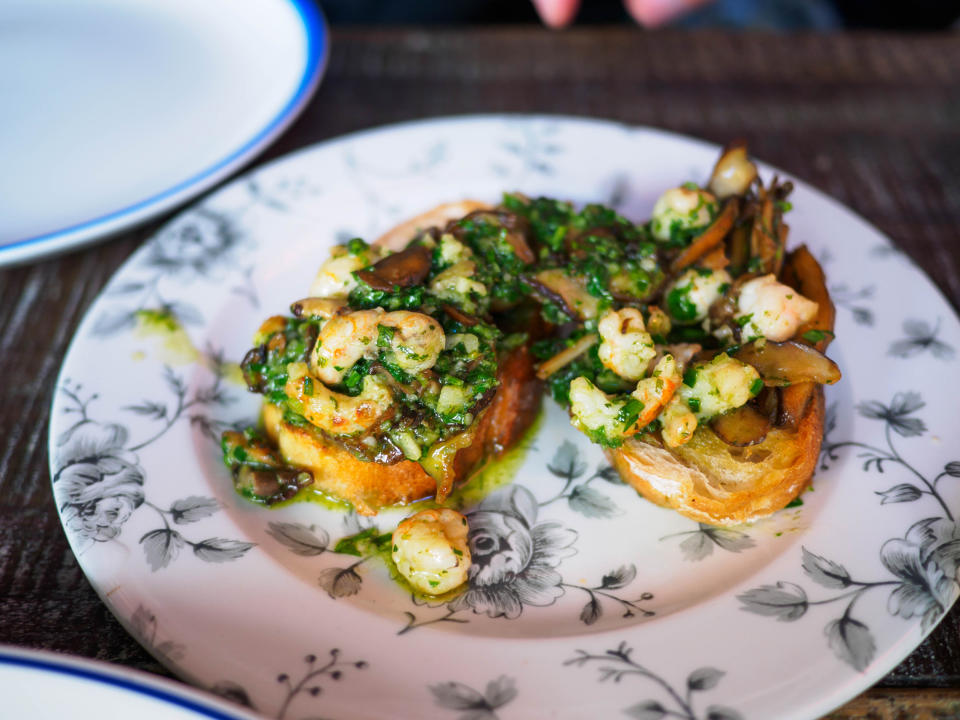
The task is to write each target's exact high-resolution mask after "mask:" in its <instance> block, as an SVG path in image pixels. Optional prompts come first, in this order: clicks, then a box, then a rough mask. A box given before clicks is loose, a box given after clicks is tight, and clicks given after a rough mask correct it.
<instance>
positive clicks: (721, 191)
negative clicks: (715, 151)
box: [707, 140, 757, 200]
mask: <svg viewBox="0 0 960 720" xmlns="http://www.w3.org/2000/svg"><path fill="white" fill-rule="evenodd" d="M756 177H757V166H756V165H754V164H753V163H752V162H750V157H749V155H748V154H747V144H746V143H745V142H743V141H742V140H741V141H737V142H733V143H730V144H729V145H727V147H725V148H724V149H723V154H722V155H721V156H720V158H719V159H718V160H717V164H716V165H714V166H713V173H712V174H711V175H710V183H709V184H708V185H707V187H708V188H709V190H710V192H712V193H713V194H714V195H716V196H717V197H718V198H720V199H721V200H722V199H724V198H727V197H730V196H732V195H743V194H744V193H745V192H746V191H747V190H748V189H749V187H750V184H751V183H752V182H753V181H754V180H755V179H756Z"/></svg>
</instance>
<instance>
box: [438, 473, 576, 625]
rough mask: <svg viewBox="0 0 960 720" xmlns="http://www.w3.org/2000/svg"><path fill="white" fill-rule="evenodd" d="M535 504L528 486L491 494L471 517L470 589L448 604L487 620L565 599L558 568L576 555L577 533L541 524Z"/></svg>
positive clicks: (553, 523)
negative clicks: (561, 563) (560, 598)
mask: <svg viewBox="0 0 960 720" xmlns="http://www.w3.org/2000/svg"><path fill="white" fill-rule="evenodd" d="M537 509H538V508H537V501H536V499H535V498H534V497H533V495H532V494H531V493H530V491H529V490H527V489H526V488H524V487H521V486H514V487H512V488H510V489H509V490H508V491H506V492H505V493H502V494H498V495H493V496H491V497H489V498H487V499H486V500H484V502H483V503H481V505H480V506H479V508H478V509H477V510H475V511H474V512H472V513H470V515H469V516H468V517H469V520H470V535H469V542H470V553H471V555H472V557H473V564H472V565H471V567H470V576H469V588H468V589H467V591H466V592H464V593H463V594H462V595H460V596H459V597H457V598H456V599H455V600H453V601H452V602H450V603H449V604H448V609H449V610H450V611H451V612H458V611H460V610H464V609H468V608H469V609H470V610H472V611H473V612H474V613H476V614H486V615H487V616H488V617H491V618H496V617H506V618H509V619H512V618H516V617H518V616H519V615H520V613H521V612H523V606H524V605H532V606H535V607H546V606H548V605H552V604H553V603H554V602H556V600H557V598H559V597H560V596H561V595H563V592H564V589H563V587H562V582H563V578H562V577H561V575H560V573H559V572H557V571H556V569H555V568H556V567H557V566H558V565H559V564H560V562H561V561H562V560H563V559H564V558H565V557H569V556H571V555H573V554H575V553H576V550H575V549H574V548H573V544H574V542H576V539H577V533H576V531H574V530H571V529H569V528H565V527H563V526H562V525H560V524H559V523H555V522H546V523H539V524H537V522H536V520H537Z"/></svg>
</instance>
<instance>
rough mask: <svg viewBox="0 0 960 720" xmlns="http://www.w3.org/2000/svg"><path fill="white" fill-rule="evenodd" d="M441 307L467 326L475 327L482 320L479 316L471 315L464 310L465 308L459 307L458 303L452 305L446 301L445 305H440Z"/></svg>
mask: <svg viewBox="0 0 960 720" xmlns="http://www.w3.org/2000/svg"><path fill="white" fill-rule="evenodd" d="M440 308H441V309H442V310H443V311H444V312H445V313H446V314H447V315H449V316H450V317H451V318H453V319H454V320H456V321H457V322H458V323H460V324H461V325H466V326H467V327H473V326H474V325H476V324H477V323H478V322H480V320H479V318H476V317H474V316H473V315H469V314H467V313H465V312H463V310H461V309H460V308H458V307H457V306H456V305H450V304H449V303H444V304H443V305H441V306H440Z"/></svg>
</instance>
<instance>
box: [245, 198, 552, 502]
mask: <svg viewBox="0 0 960 720" xmlns="http://www.w3.org/2000/svg"><path fill="white" fill-rule="evenodd" d="M488 208H490V205H488V204H486V203H482V202H478V201H474V200H463V201H460V202H453V203H445V204H443V205H439V206H437V207H435V208H433V209H432V210H428V211H427V212H425V213H422V214H420V215H418V216H416V217H414V218H412V219H410V220H408V221H406V222H404V223H402V224H400V225H397V226H396V227H394V228H392V229H391V230H389V231H387V232H386V233H384V234H383V235H381V236H380V238H378V239H377V241H376V244H378V245H382V246H383V247H386V248H389V249H391V250H401V249H403V248H404V247H405V246H406V244H407V243H408V242H409V241H410V240H411V239H412V238H413V237H414V236H415V235H416V234H417V232H418V231H420V230H423V229H425V228H429V227H444V226H445V225H446V224H447V223H448V222H449V221H450V220H456V219H459V218H462V217H463V216H465V215H468V214H469V213H471V212H473V211H475V210H484V209H488ZM498 377H499V380H500V387H499V388H498V389H497V392H496V394H495V395H494V397H493V400H492V402H491V403H490V405H489V406H488V407H487V408H486V410H485V411H484V412H483V413H482V414H481V415H480V417H479V418H477V420H475V421H474V423H473V425H471V426H470V427H469V428H468V429H467V430H465V431H464V434H463V438H462V439H463V440H464V443H463V444H464V445H465V447H462V448H461V449H459V450H457V451H456V454H455V456H454V458H453V461H452V468H453V473H452V477H450V478H447V482H446V483H445V484H444V486H442V487H441V488H440V489H439V496H440V499H441V500H442V499H443V496H444V495H445V494H447V493H448V492H449V489H450V487H453V486H454V485H456V484H457V483H460V482H462V481H463V480H465V479H466V478H467V477H468V476H469V475H470V474H471V473H472V472H473V471H475V470H476V469H478V468H479V467H480V466H481V465H483V464H484V462H485V461H486V460H487V459H489V458H491V457H495V456H497V455H500V454H502V453H504V452H506V451H507V450H509V449H510V448H511V447H512V446H513V445H514V443H516V442H517V440H518V439H519V438H520V436H521V435H523V433H524V431H525V430H526V429H527V428H528V427H530V425H531V423H533V420H534V418H535V417H536V414H537V411H538V410H539V408H540V399H541V395H542V394H543V386H542V383H541V382H540V381H539V380H538V379H537V377H536V375H535V374H534V361H533V358H532V357H531V355H530V352H529V350H528V349H527V348H526V347H520V348H517V349H515V350H513V351H511V352H510V353H509V354H508V355H506V357H504V358H502V360H501V364H500V370H499V373H498ZM263 424H264V428H265V430H266V432H267V435H268V436H269V437H270V439H271V440H272V441H273V442H274V443H276V444H277V446H278V447H279V449H280V454H281V456H282V457H283V459H284V460H285V461H286V462H288V463H290V464H291V465H294V466H297V467H302V468H305V469H307V470H310V471H311V473H312V474H313V478H314V485H315V486H316V487H317V488H319V489H321V490H323V491H324V492H325V493H328V494H329V495H331V496H333V497H337V498H341V499H343V500H346V501H348V502H350V503H351V504H352V505H353V506H354V507H355V508H356V510H357V512H358V513H360V514H361V515H375V514H376V513H377V511H378V510H379V509H380V508H384V507H389V506H392V505H407V504H409V503H412V502H415V501H417V500H421V499H423V498H429V497H434V496H435V495H438V483H437V481H436V480H435V479H434V478H433V477H431V476H430V475H429V474H427V472H426V471H425V470H424V469H423V467H421V466H420V464H419V463H416V462H412V461H410V460H404V461H401V462H399V463H395V464H393V465H382V464H378V463H374V462H366V461H363V460H359V459H358V458H356V457H355V456H354V455H352V454H351V453H350V452H349V451H347V450H345V449H344V448H342V447H340V446H339V445H337V444H335V443H333V442H332V441H330V440H328V439H326V438H324V437H323V436H322V435H321V434H320V433H319V432H314V431H312V430H311V429H309V428H303V427H297V426H295V425H291V424H289V423H286V422H284V421H283V415H282V412H281V411H280V409H279V408H277V407H276V406H275V405H271V404H270V403H264V406H263Z"/></svg>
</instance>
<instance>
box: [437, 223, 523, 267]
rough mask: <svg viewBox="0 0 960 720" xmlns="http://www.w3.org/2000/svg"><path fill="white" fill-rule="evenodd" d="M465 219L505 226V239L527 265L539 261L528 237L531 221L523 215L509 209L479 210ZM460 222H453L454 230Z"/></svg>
mask: <svg viewBox="0 0 960 720" xmlns="http://www.w3.org/2000/svg"><path fill="white" fill-rule="evenodd" d="M463 219H464V220H473V221H474V222H487V223H490V224H491V225H498V226H500V227H502V228H505V229H506V231H507V233H506V235H505V238H504V239H505V240H506V241H507V242H508V243H510V247H512V248H513V251H514V252H515V253H516V254H517V257H518V258H520V260H522V261H523V262H525V263H526V264H527V265H530V264H532V263H534V262H536V261H537V255H536V253H534V252H533V249H532V248H531V247H530V243H529V242H528V240H527V237H528V236H529V235H530V223H529V221H528V220H527V219H526V218H525V217H523V216H522V215H517V214H516V213H512V212H510V211H509V210H502V209H497V210H477V211H475V212H472V213H470V214H469V215H467V216H466V217H465V218H463ZM459 222H461V221H457V223H453V227H454V232H456V229H455V228H456V226H457V225H459Z"/></svg>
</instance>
